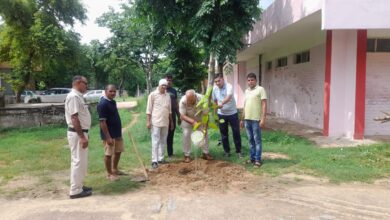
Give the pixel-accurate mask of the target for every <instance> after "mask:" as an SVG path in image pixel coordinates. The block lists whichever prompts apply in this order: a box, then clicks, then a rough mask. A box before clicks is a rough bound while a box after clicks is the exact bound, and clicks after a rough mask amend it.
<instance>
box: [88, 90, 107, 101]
mask: <svg viewBox="0 0 390 220" xmlns="http://www.w3.org/2000/svg"><path fill="white" fill-rule="evenodd" d="M102 96H104V90H90V91H88V92H87V93H85V94H84V99H85V101H86V102H99V100H100V98H101V97H102Z"/></svg>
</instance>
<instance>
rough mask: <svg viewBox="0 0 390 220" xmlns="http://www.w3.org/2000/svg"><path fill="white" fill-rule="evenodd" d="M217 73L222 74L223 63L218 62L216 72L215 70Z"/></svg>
mask: <svg viewBox="0 0 390 220" xmlns="http://www.w3.org/2000/svg"><path fill="white" fill-rule="evenodd" d="M217 72H218V73H222V74H223V63H220V62H218V70H217Z"/></svg>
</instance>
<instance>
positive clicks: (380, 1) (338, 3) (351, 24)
mask: <svg viewBox="0 0 390 220" xmlns="http://www.w3.org/2000/svg"><path fill="white" fill-rule="evenodd" d="M389 14H390V1H389V0H324V6H323V10H322V28H323V29H388V28H390V19H388V16H389ZM351 18H352V19H351Z"/></svg>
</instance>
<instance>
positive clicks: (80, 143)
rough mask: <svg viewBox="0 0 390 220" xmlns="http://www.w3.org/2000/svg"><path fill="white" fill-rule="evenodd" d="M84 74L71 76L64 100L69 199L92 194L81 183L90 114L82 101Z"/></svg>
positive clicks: (84, 83)
mask: <svg viewBox="0 0 390 220" xmlns="http://www.w3.org/2000/svg"><path fill="white" fill-rule="evenodd" d="M87 85H88V82H87V79H86V78H85V77H84V76H75V77H73V82H72V87H73V88H72V91H71V92H70V93H69V94H68V96H67V97H66V100H65V119H66V123H67V124H68V134H67V136H68V142H69V147H70V152H71V166H70V192H69V196H70V198H71V199H76V198H82V197H86V196H90V195H92V188H90V187H86V186H84V185H83V181H84V177H85V175H86V174H87V163H88V130H89V129H90V128H91V114H90V113H89V110H88V106H87V105H86V104H85V102H84V98H83V93H85V92H86V91H87Z"/></svg>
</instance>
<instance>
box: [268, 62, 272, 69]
mask: <svg viewBox="0 0 390 220" xmlns="http://www.w3.org/2000/svg"><path fill="white" fill-rule="evenodd" d="M271 69H272V61H269V62H267V70H271Z"/></svg>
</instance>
